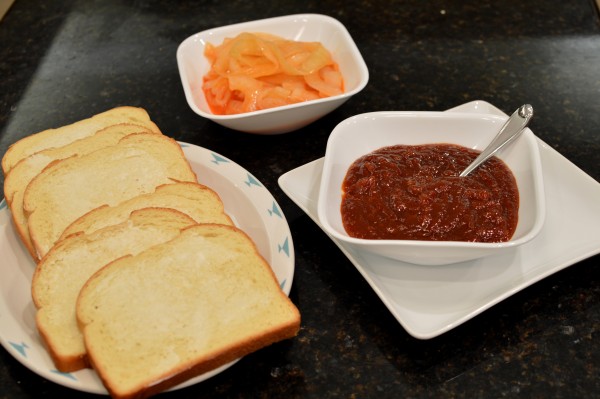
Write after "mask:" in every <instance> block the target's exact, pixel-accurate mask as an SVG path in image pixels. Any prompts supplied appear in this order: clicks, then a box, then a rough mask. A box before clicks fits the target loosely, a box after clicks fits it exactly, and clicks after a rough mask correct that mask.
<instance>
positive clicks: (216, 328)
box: [77, 224, 300, 399]
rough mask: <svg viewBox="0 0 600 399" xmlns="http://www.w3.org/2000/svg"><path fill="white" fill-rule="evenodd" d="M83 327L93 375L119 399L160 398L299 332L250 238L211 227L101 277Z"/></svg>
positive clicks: (91, 286)
mask: <svg viewBox="0 0 600 399" xmlns="http://www.w3.org/2000/svg"><path fill="white" fill-rule="evenodd" d="M77 318H78V321H79V323H80V328H81V329H82V331H83V335H84V341H85V345H86V349H87V351H88V356H89V359H90V361H91V363H92V366H93V367H94V368H95V370H96V371H97V373H98V375H99V376H100V378H101V380H102V381H103V383H104V384H105V386H106V388H107V389H108V391H109V393H110V394H111V395H112V396H113V397H114V398H117V399H124V398H133V397H136V398H137V397H148V396H150V395H153V394H156V393H157V392H160V391H162V390H165V389H167V388H170V387H172V386H174V385H176V384H178V383H181V382H182V381H185V380H187V379H189V378H192V377H194V376H197V375H200V374H202V373H205V372H207V371H209V370H212V369H214V368H216V367H219V366H221V365H223V364H226V363H228V362H230V361H233V360H234V359H237V358H239V357H241V356H245V355H247V354H248V353H250V352H253V351H256V350H258V349H260V348H262V347H265V346H267V345H270V344H272V343H274V342H277V341H280V340H283V339H287V338H291V337H293V336H295V335H296V334H297V332H298V330H299V326H300V314H299V312H298V310H297V309H296V307H295V306H294V304H293V303H292V302H291V301H290V300H289V298H287V297H286V296H285V294H284V293H283V292H282V290H281V289H280V287H279V284H278V283H277V280H276V278H275V276H274V274H273V272H272V270H271V268H270V267H269V265H268V264H267V263H266V261H265V260H264V259H263V258H262V257H261V256H260V255H259V254H258V252H257V249H256V247H255V245H254V243H253V242H252V241H251V240H250V239H249V238H248V236H247V235H246V234H245V233H243V232H242V231H241V230H238V229H237V228H235V227H232V226H223V225H210V224H200V225H195V226H192V227H189V228H187V229H185V230H184V231H183V232H182V233H181V234H180V235H178V236H177V237H175V238H174V239H173V240H171V241H169V242H166V243H164V244H159V245H156V246H154V247H151V248H149V249H148V250H146V251H144V252H141V253H140V254H138V255H136V256H131V257H125V258H122V259H119V260H116V261H115V262H112V263H110V264H108V265H107V266H105V267H104V268H102V269H101V270H99V271H98V272H97V273H96V274H94V276H92V277H91V278H90V279H89V280H88V282H87V283H86V284H85V286H84V287H83V288H82V290H81V292H80V294H79V299H78V300H77Z"/></svg>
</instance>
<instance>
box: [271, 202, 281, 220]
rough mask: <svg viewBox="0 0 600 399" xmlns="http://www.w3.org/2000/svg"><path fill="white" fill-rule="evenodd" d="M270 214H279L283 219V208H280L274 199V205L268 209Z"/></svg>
mask: <svg viewBox="0 0 600 399" xmlns="http://www.w3.org/2000/svg"><path fill="white" fill-rule="evenodd" d="M268 212H269V215H271V216H273V215H276V216H279V218H280V219H283V215H282V214H281V210H280V209H279V207H278V206H277V203H276V202H275V201H273V205H272V206H271V209H268Z"/></svg>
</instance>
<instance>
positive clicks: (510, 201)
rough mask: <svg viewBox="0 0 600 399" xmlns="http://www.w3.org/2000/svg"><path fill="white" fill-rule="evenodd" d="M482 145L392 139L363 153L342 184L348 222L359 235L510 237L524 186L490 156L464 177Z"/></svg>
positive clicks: (433, 238)
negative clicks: (407, 142)
mask: <svg viewBox="0 0 600 399" xmlns="http://www.w3.org/2000/svg"><path fill="white" fill-rule="evenodd" d="M478 154H479V152H478V151H475V150H472V149H469V148H466V147H462V146H459V145H454V144H423V145H413V146H410V145H394V146H389V147H384V148H380V149H378V150H376V151H373V152H371V153H369V154H367V155H364V156H362V157H361V158H359V159H357V160H356V161H355V162H354V163H353V164H352V165H351V166H350V168H349V169H348V171H347V173H346V176H345V179H344V182H343V184H342V205H341V213H342V222H343V225H344V229H345V230H346V232H347V233H348V234H349V235H350V236H352V237H355V238H363V239H392V240H427V241H470V242H504V241H508V240H510V238H511V237H512V235H513V233H514V232H515V229H516V226H517V221H518V212H519V192H518V189H517V184H516V181H515V178H514V176H513V174H512V172H511V171H510V169H509V168H508V166H506V164H505V163H504V162H503V161H502V160H500V159H499V158H497V157H492V158H490V159H489V160H488V161H487V162H485V163H484V164H483V165H481V166H480V167H478V168H477V169H476V170H475V171H473V172H472V173H471V174H469V175H468V176H466V177H459V176H458V175H459V174H460V172H461V171H462V170H463V169H464V168H466V167H467V165H469V163H471V161H473V160H474V159H475V158H476V157H477V155H478Z"/></svg>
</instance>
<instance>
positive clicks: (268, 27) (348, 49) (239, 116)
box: [177, 14, 369, 135]
mask: <svg viewBox="0 0 600 399" xmlns="http://www.w3.org/2000/svg"><path fill="white" fill-rule="evenodd" d="M242 33H251V34H256V33H258V34H267V35H274V36H276V37H278V38H282V39H285V40H291V41H295V42H306V43H311V42H312V43H320V44H321V45H322V46H323V47H324V48H325V49H326V50H327V51H328V52H329V54H330V55H331V58H332V59H333V61H334V62H335V63H336V64H337V67H338V68H339V72H340V73H341V77H342V79H343V90H342V91H341V92H340V93H338V94H330V95H328V96H326V97H320V98H317V99H310V100H308V101H302V102H295V103H291V104H285V105H280V106H275V107H270V108H259V109H254V108H253V109H251V110H250V111H248V112H241V113H233V114H223V113H215V112H213V110H212V109H211V107H210V105H209V101H207V98H206V95H205V92H204V90H203V84H204V78H205V76H206V75H207V73H208V72H209V71H210V70H211V62H210V61H209V60H208V58H207V57H206V56H205V49H206V48H207V46H208V45H209V44H210V45H211V46H219V45H221V44H222V43H223V41H224V40H225V39H232V38H236V37H238V35H240V34H242ZM177 64H178V68H179V74H180V77H181V82H182V85H183V90H184V93H185V97H186V100H187V102H188V104H189V106H190V108H191V109H192V110H193V111H194V112H195V113H196V114H198V115H200V116H202V117H204V118H207V119H210V120H212V121H214V122H216V123H218V124H220V125H222V126H225V127H227V128H230V129H234V130H238V131H242V132H247V133H254V134H264V135H268V134H281V133H287V132H291V131H294V130H297V129H300V128H302V127H304V126H306V125H308V124H310V123H312V122H314V121H316V120H317V119H319V118H321V117H323V116H325V115H326V114H328V113H330V112H331V111H333V110H335V109H336V108H337V107H339V106H340V105H342V104H343V103H344V102H346V101H347V100H348V99H349V98H351V97H352V96H353V95H355V94H357V93H359V92H360V91H361V90H362V89H363V88H364V87H365V86H366V84H367V82H368V80H369V72H368V69H367V66H366V64H365V61H364V60H363V58H362V56H361V54H360V51H359V50H358V48H357V46H356V44H355V43H354V41H353V39H352V37H351V36H350V33H349V32H348V30H347V29H346V28H345V27H344V25H343V24H342V23H340V22H339V21H338V20H336V19H334V18H332V17H329V16H326V15H320V14H296V15H287V16H281V17H274V18H267V19H261V20H256V21H250V22H242V23H238V24H234V25H228V26H223V27H218V28H213V29H209V30H205V31H202V32H199V33H196V34H194V35H192V36H190V37H188V38H187V39H185V40H184V41H183V42H182V43H181V44H180V45H179V47H178V49H177ZM294 71H295V70H294ZM227 73H229V72H227ZM290 73H292V72H290ZM255 108H258V107H255Z"/></svg>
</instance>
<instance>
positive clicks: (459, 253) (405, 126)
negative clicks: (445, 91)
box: [317, 111, 545, 265]
mask: <svg viewBox="0 0 600 399" xmlns="http://www.w3.org/2000/svg"><path fill="white" fill-rule="evenodd" d="M505 121H506V118H502V117H498V116H494V115H481V114H466V113H465V114H463V113H448V112H429V111H423V112H401V111H389V112H387V111H382V112H372V113H366V114H360V115H356V116H353V117H351V118H348V119H346V120H344V121H342V122H341V123H340V124H338V125H337V126H336V127H335V128H334V130H333V131H332V133H331V135H330V137H329V139H328V142H327V148H326V152H325V159H324V162H323V173H322V179H321V184H320V194H319V198H318V206H317V208H318V217H319V220H320V222H321V225H322V227H323V229H324V231H325V232H326V233H328V234H329V235H330V236H332V237H334V238H336V239H338V240H340V241H342V242H344V243H348V244H351V245H353V246H354V247H355V248H357V249H359V250H361V251H366V252H370V253H373V254H376V255H381V256H384V257H387V258H392V259H394V260H399V261H403V262H408V263H413V264H420V265H444V264H452V263H457V262H465V261H470V260H474V259H478V258H483V257H486V256H494V255H498V254H503V253H506V251H510V250H512V249H514V248H516V247H517V246H520V245H523V244H525V243H527V242H528V241H530V240H532V239H533V238H534V237H535V236H536V235H537V234H538V233H539V232H540V230H541V228H542V226H543V223H544V218H545V197H544V186H543V181H542V166H541V160H540V154H539V149H538V145H537V139H536V138H535V136H534V134H533V133H532V132H531V130H530V129H529V128H526V129H525V130H524V131H523V132H522V133H521V135H520V136H518V138H517V139H516V140H515V141H514V142H512V143H511V144H510V145H508V146H506V147H504V148H502V149H501V150H500V151H499V152H497V153H496V154H495V157H497V158H499V159H500V160H501V161H502V162H501V164H503V165H504V166H505V167H508V169H509V173H508V175H510V174H511V173H512V175H513V176H514V179H511V181H512V183H511V184H512V187H513V190H514V183H516V190H517V191H518V195H517V196H516V201H513V202H516V203H517V207H518V211H517V210H515V209H513V210H512V215H513V217H512V219H513V221H514V219H515V218H514V215H515V213H518V214H517V217H516V227H514V223H513V233H512V235H509V236H507V237H506V238H505V239H503V240H501V241H500V242H482V241H485V240H471V239H468V240H466V241H465V240H462V238H459V239H456V238H451V239H446V238H442V239H438V238H435V239H431V237H434V235H433V234H430V233H428V232H427V231H426V230H427V229H428V228H429V229H433V228H434V227H435V228H436V229H438V231H441V230H444V229H449V230H450V228H448V226H450V227H452V226H455V225H459V224H460V223H463V224H464V223H471V224H477V225H476V226H471V227H474V228H477V227H478V226H482V227H481V228H482V229H483V228H484V227H483V226H484V224H479V223H478V222H476V221H477V220H481V219H475V218H474V217H472V216H470V215H469V212H471V210H472V209H471V207H473V208H474V207H475V206H476V205H472V204H471V203H467V205H465V209H464V210H465V213H464V215H466V216H458V217H457V219H456V220H454V221H452V222H451V223H447V224H448V226H443V223H442V222H441V221H442V219H443V217H442V216H439V215H438V216H436V214H435V213H432V212H433V211H431V210H432V209H434V206H433V205H431V204H432V202H431V201H432V200H434V199H435V198H436V197H437V198H451V197H443V196H442V195H441V194H439V193H440V192H441V191H439V187H438V188H436V189H432V190H431V191H430V192H423V193H421V192H420V191H419V190H421V188H418V187H417V184H415V182H414V181H408V180H404V181H405V182H407V181H408V183H407V184H408V185H409V191H411V193H412V194H414V195H415V196H416V199H415V198H412V199H411V198H409V197H410V196H411V195H412V194H411V193H406V192H404V193H400V192H399V193H398V194H396V193H395V192H393V190H392V191H389V190H388V189H387V188H385V187H384V188H383V189H381V192H380V193H379V194H380V195H381V196H383V197H386V198H381V204H385V203H388V204H390V203H391V205H389V208H388V209H379V208H377V206H376V205H373V204H376V203H377V200H375V201H372V199H368V201H372V202H371V203H367V204H366V205H358V207H362V208H365V209H358V208H357V207H356V205H352V206H353V207H354V208H348V209H350V211H348V212H346V214H345V218H347V219H348V218H349V219H348V220H351V219H352V217H356V216H353V211H352V209H354V211H357V212H359V215H360V212H363V213H366V212H371V214H368V215H366V216H365V214H363V215H362V216H358V217H360V218H364V220H361V221H359V222H361V223H362V224H363V225H364V227H366V228H368V229H371V228H372V227H373V226H379V228H383V229H385V228H386V223H387V224H388V227H387V228H390V227H389V224H390V223H391V225H392V226H391V229H392V230H394V229H400V230H401V229H407V227H406V226H404V225H402V224H403V223H407V224H408V222H406V221H407V220H409V219H410V218H411V217H413V216H415V215H419V214H421V212H422V211H423V210H424V209H426V211H427V212H426V213H427V214H426V216H425V217H424V219H416V221H415V222H414V223H415V225H416V229H417V230H420V231H421V230H422V231H423V232H425V233H426V234H430V235H425V236H418V237H417V238H414V237H412V236H411V237H409V238H408V239H407V238H406V237H404V236H394V237H393V238H388V237H384V238H382V239H377V238H376V239H374V238H372V237H371V236H366V237H367V238H364V237H365V236H364V235H362V236H361V235H356V233H354V234H353V235H352V236H351V235H350V234H349V233H348V232H347V231H346V229H345V227H346V225H345V224H344V221H343V218H342V197H343V196H345V195H347V194H346V193H345V192H344V191H343V189H342V187H343V186H342V185H343V183H344V179H345V178H346V175H347V173H348V171H349V168H350V167H351V165H352V164H353V163H355V161H357V160H358V159H359V158H362V157H363V156H365V155H367V154H369V153H372V152H373V151H375V150H379V149H381V148H384V147H389V146H396V145H404V146H411V147H412V146H422V145H432V144H435V145H438V144H444V145H445V144H450V145H457V146H460V147H462V148H466V149H470V150H474V152H475V153H476V152H480V151H481V150H483V148H485V146H486V145H487V144H488V143H490V141H491V140H492V139H493V138H494V136H495V135H496V134H497V132H498V131H499V130H500V128H501V127H502V125H503V124H504V122H505ZM440 156H441V157H442V158H441V159H444V158H443V157H445V156H447V155H444V154H442V155H440ZM473 158H474V156H473ZM473 158H471V159H473ZM491 159H493V158H491ZM491 159H490V160H491ZM490 160H488V161H487V162H486V163H484V164H483V165H481V166H480V167H479V168H484V167H485V166H486V164H488V163H489V162H490ZM385 162H387V161H385ZM385 162H384V163H383V164H381V165H385ZM434 162H438V161H434ZM464 162H466V163H464V164H463V166H464V167H466V166H467V165H468V164H469V163H470V161H468V160H467V161H464ZM373 165H380V164H375V163H372V164H371V165H369V166H366V167H367V168H369V167H371V168H372V167H373ZM363 166H364V165H363ZM434 166H435V165H434ZM376 167H381V166H376ZM435 167H437V166H435ZM458 168H459V169H460V168H462V166H461V167H458ZM405 169H406V168H404V169H403V170H405ZM434 169H435V168H434ZM476 172H477V169H476V170H475V171H474V172H472V173H471V174H470V175H468V176H466V177H459V176H458V173H460V171H458V173H457V174H455V175H453V176H451V177H450V178H451V179H455V180H454V181H456V180H457V179H469V178H475V175H477V173H476ZM401 173H404V172H401ZM482 173H483V172H482ZM374 175H375V174H373V176H374ZM378 176H384V177H383V179H386V177H385V176H386V175H383V174H380V175H378ZM379 178H380V179H382V178H381V177H379ZM398 181H400V180H398ZM355 183H357V184H363V186H364V187H361V190H371V191H365V193H368V195H374V194H373V193H375V195H376V194H377V193H376V192H375V191H376V190H375V191H373V189H372V187H367V186H368V185H369V184H371V183H372V181H371V182H369V181H366V182H365V181H362V182H359V181H358V180H356V181H355ZM458 183H459V184H461V183H465V181H462V182H458ZM383 184H384V185H385V184H388V185H392V186H391V187H392V188H394V186H393V185H395V184H397V181H396V180H395V181H393V182H392V181H391V180H390V181H389V182H383ZM411 184H412V186H410V185H411ZM485 184H488V183H484V185H485ZM365 187H367V188H365ZM484 189H485V187H484ZM344 190H349V189H348V187H346V186H344ZM415 190H416V191H415ZM436 190H438V191H436ZM442 191H443V190H442ZM475 191H477V190H475ZM390 192H392V194H390ZM365 195H366V194H365ZM419 195H426V196H427V195H428V196H429V197H427V198H424V199H423V201H424V202H421V203H419ZM370 198H376V197H370ZM463 200H464V199H460V201H458V202H459V205H458V207H459V208H460V206H461V205H460V202H461V201H463ZM466 200H468V198H467V199H466ZM411 201H412V202H411ZM452 201H454V200H452ZM452 201H451V200H450V199H448V203H450V202H452ZM454 203H456V201H454ZM490 203H491V202H490ZM381 204H380V205H381ZM406 204H408V205H406ZM410 204H412V205H410ZM423 204H425V205H423ZM411 206H412V208H411ZM490 206H492V205H490ZM394 207H395V208H398V209H399V210H394V209H393V208H394ZM367 208H368V209H370V210H369V211H367V210H366V209H367ZM390 208H392V209H390ZM441 209H443V208H441ZM484 209H485V208H484ZM380 212H381V214H378V213H380ZM394 212H405V213H406V212H408V213H407V214H406V215H408V216H406V217H403V218H400V217H397V216H396V215H394ZM443 212H453V211H452V210H450V211H448V210H446V211H443ZM484 212H485V211H484ZM489 213H490V215H491V216H490V217H492V219H491V220H495V219H493V218H494V217H496V216H494V215H497V213H493V212H492V211H489ZM371 215H374V217H375V219H373V221H371V220H370V219H369V220H366V219H368V218H370V216H371ZM484 216H485V215H484ZM463 219H464V220H463ZM469 220H472V221H471V222H469ZM473 221H475V222H473ZM380 223H381V225H380ZM394 223H397V224H398V225H397V226H395V225H394ZM440 223H441V225H440ZM413 227H414V226H413ZM493 229H494V228H491V230H493ZM357 237H360V238H357ZM461 237H462V236H461Z"/></svg>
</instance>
